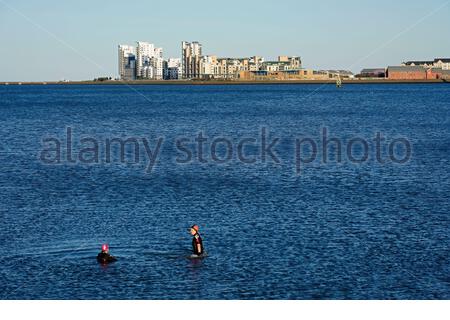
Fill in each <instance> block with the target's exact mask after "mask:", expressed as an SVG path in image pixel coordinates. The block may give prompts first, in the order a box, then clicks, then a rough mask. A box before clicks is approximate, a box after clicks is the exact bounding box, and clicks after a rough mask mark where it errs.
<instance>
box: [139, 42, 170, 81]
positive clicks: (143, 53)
mask: <svg viewBox="0 0 450 320" xmlns="http://www.w3.org/2000/svg"><path fill="white" fill-rule="evenodd" d="M163 61H164V60H163V49H162V48H155V45H154V44H153V43H148V42H142V41H138V42H137V47H136V76H137V78H138V79H154V80H162V79H163V73H164V70H163Z"/></svg>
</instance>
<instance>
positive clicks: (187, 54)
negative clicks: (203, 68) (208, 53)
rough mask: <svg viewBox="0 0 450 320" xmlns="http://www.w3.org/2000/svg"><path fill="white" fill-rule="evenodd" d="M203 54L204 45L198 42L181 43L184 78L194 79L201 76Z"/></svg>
mask: <svg viewBox="0 0 450 320" xmlns="http://www.w3.org/2000/svg"><path fill="white" fill-rule="evenodd" d="M201 56H202V45H201V44H200V43H199V42H197V41H194V42H192V43H191V42H186V41H183V42H182V43H181V63H182V74H181V76H182V78H183V79H192V78H200V75H201V73H200V60H201Z"/></svg>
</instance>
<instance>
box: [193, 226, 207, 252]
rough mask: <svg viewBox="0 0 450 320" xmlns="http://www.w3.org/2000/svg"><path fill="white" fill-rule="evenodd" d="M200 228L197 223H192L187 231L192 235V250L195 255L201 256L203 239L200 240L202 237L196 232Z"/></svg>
mask: <svg viewBox="0 0 450 320" xmlns="http://www.w3.org/2000/svg"><path fill="white" fill-rule="evenodd" d="M199 229H200V228H199V227H198V225H196V224H195V225H193V226H192V227H191V228H190V229H189V231H190V233H191V235H192V237H193V238H192V251H193V253H194V254H195V255H196V256H201V255H203V254H204V253H205V252H204V249H203V241H202V237H200V234H199V233H198V230H199Z"/></svg>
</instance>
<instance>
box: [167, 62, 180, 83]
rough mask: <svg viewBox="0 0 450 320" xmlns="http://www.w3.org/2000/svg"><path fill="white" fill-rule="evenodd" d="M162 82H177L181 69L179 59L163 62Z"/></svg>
mask: <svg viewBox="0 0 450 320" xmlns="http://www.w3.org/2000/svg"><path fill="white" fill-rule="evenodd" d="M163 69H164V76H163V78H164V80H178V79H180V78H181V73H182V67H181V59H179V58H169V59H168V60H167V61H164V68H163Z"/></svg>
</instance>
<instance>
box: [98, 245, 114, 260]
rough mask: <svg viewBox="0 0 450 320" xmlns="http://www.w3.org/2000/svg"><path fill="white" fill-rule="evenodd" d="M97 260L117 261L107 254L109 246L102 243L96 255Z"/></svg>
mask: <svg viewBox="0 0 450 320" xmlns="http://www.w3.org/2000/svg"><path fill="white" fill-rule="evenodd" d="M97 261H98V262H99V263H101V264H108V263H111V262H114V261H117V258H116V257H114V256H112V255H111V254H109V246H108V245H107V244H104V245H102V251H101V252H100V253H99V254H98V255H97Z"/></svg>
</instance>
